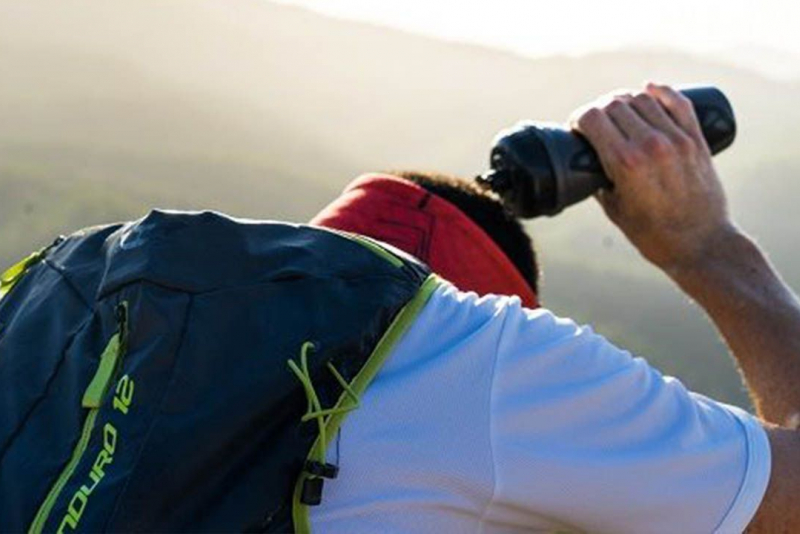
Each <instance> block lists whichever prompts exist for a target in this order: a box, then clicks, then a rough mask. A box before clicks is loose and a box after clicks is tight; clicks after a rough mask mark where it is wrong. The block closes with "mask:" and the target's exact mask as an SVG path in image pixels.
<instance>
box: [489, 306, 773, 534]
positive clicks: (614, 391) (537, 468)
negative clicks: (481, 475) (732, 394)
mask: <svg viewBox="0 0 800 534" xmlns="http://www.w3.org/2000/svg"><path fill="white" fill-rule="evenodd" d="M504 321H505V322H504V325H503V330H502V335H501V336H500V341H499V346H498V348H497V360H496V364H495V368H494V376H493V382H492V389H491V401H490V403H491V406H490V414H491V422H490V433H491V448H492V458H493V462H494V481H495V486H494V493H493V496H492V499H491V504H490V505H489V507H488V509H487V510H486V514H485V516H484V520H486V521H488V522H491V523H495V524H505V525H508V527H509V530H513V529H514V528H525V527H526V526H529V525H531V524H532V522H536V523H538V524H540V523H541V518H543V517H544V518H548V520H549V521H550V522H551V523H552V524H551V527H552V528H553V529H568V530H572V529H578V530H586V531H592V532H646V533H656V532H670V533H674V532H688V533H704V532H722V533H728V532H741V531H742V530H744V528H745V527H746V526H747V524H748V523H749V521H750V520H751V519H752V517H753V515H754V514H755V512H756V509H757V508H758V506H759V504H760V502H761V499H762V498H763V495H764V492H765V490H766V486H767V482H768V479H769V474H770V449H769V443H768V441H767V436H766V433H765V431H764V430H763V428H762V427H761V425H760V424H759V422H758V421H757V420H756V419H755V418H754V417H753V416H751V415H750V414H748V413H747V412H745V411H744V410H741V409H739V408H736V407H733V406H728V405H725V404H722V403H718V402H715V401H713V400H711V399H708V398H706V397H704V396H702V395H698V394H695V393H691V392H689V391H687V390H686V388H685V387H684V386H683V384H681V382H680V381H679V380H677V379H675V378H672V377H667V376H663V375H661V374H660V373H659V372H658V371H657V370H655V369H653V368H652V367H650V365H648V363H647V362H646V361H645V360H643V359H641V358H633V357H631V355H630V354H629V353H627V352H625V351H623V350H620V349H618V348H616V347H615V346H613V345H612V344H611V343H609V342H608V341H607V340H605V339H604V338H603V337H602V336H599V335H597V334H595V333H594V332H593V331H592V330H591V329H590V328H588V327H579V326H577V325H576V324H574V323H573V322H571V321H567V320H563V319H559V318H557V317H555V316H554V315H553V314H551V313H550V312H548V311H546V310H527V309H524V308H522V307H520V306H519V304H518V301H517V300H516V299H511V300H510V301H509V304H508V308H507V309H506V310H505V314H504ZM534 517H535V518H536V520H535V521H534V520H533V519H532V518H534Z"/></svg>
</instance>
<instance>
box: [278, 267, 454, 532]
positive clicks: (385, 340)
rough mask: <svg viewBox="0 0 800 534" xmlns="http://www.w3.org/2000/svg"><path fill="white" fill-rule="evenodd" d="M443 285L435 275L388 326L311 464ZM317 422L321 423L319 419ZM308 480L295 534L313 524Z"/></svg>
mask: <svg viewBox="0 0 800 534" xmlns="http://www.w3.org/2000/svg"><path fill="white" fill-rule="evenodd" d="M440 283H441V280H440V279H439V277H437V276H436V275H435V274H432V275H430V276H429V277H428V278H427V279H426V280H425V282H423V284H422V286H421V287H420V288H419V291H417V294H416V295H415V296H414V298H412V299H411V300H410V301H409V302H408V303H407V304H406V305H405V306H404V307H403V309H402V310H400V313H399V314H397V317H395V318H394V321H392V324H391V325H389V328H388V329H387V330H386V332H385V333H384V334H383V337H381V339H380V341H378V344H377V345H376V346H375V350H374V351H372V354H370V356H369V358H368V359H367V361H366V363H365V364H364V367H362V368H361V371H359V373H358V374H357V375H356V376H355V378H354V379H353V380H352V382H350V384H349V388H345V390H344V391H343V392H342V394H341V395H340V396H339V400H338V401H337V402H336V405H335V406H334V407H333V408H331V409H330V410H329V411H328V412H329V413H328V416H327V417H326V418H325V419H324V421H323V422H321V423H320V424H322V425H323V426H324V430H321V431H320V435H319V436H317V439H316V441H314V444H313V445H312V446H311V450H310V451H309V453H308V459H309V460H318V461H323V462H324V461H325V449H326V447H327V445H328V443H329V442H330V441H331V439H332V438H333V436H334V435H336V432H337V431H338V430H339V427H340V426H341V425H342V423H343V422H344V419H345V417H346V416H347V413H348V412H350V411H352V410H353V409H355V408H356V407H357V405H358V404H357V403H358V398H359V397H360V396H361V395H362V394H363V393H364V391H366V389H367V387H368V386H369V384H370V383H371V382H372V380H373V379H374V378H375V376H376V375H377V374H378V371H380V369H381V367H383V363H384V361H386V358H387V357H388V356H389V354H390V353H391V352H392V349H394V347H395V346H396V345H397V343H398V342H399V341H400V339H402V337H403V335H404V334H405V333H406V331H407V330H408V329H409V327H410V326H411V325H412V324H414V321H415V320H416V319H417V316H418V315H419V313H420V312H421V311H422V309H423V308H424V307H425V304H427V302H428V299H430V297H431V295H432V294H433V292H434V291H435V290H436V288H438V287H439V285H440ZM301 364H302V362H301ZM290 367H291V366H290ZM293 371H294V369H293ZM298 371H300V372H301V373H302V369H299V368H298ZM332 372H333V371H332ZM295 374H297V371H295ZM298 378H299V377H298ZM301 381H302V380H301ZM309 404H310V405H311V404H313V403H312V402H311V401H309ZM313 408H314V407H313V406H309V412H310V413H307V414H306V416H307V417H308V416H312V417H311V418H316V415H317V414H315V413H313ZM317 421H322V420H321V419H317ZM308 478H311V475H310V474H309V473H307V472H306V471H302V472H301V473H300V476H299V477H298V478H297V483H296V484H295V486H294V497H293V499H292V521H293V523H294V529H295V532H297V533H299V534H307V533H310V532H311V523H310V521H309V518H308V506H307V505H305V504H303V503H302V502H301V501H300V497H301V495H302V491H303V483H304V482H305V480H306V479H308Z"/></svg>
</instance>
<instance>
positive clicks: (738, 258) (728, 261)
mask: <svg viewBox="0 0 800 534" xmlns="http://www.w3.org/2000/svg"><path fill="white" fill-rule="evenodd" d="M762 262H765V260H764V257H763V255H762V254H761V250H760V249H759V248H758V246H757V245H756V244H755V243H754V242H753V241H752V240H751V239H750V237H749V236H747V234H745V233H744V232H742V231H741V230H740V229H739V228H738V227H737V226H735V225H734V224H732V223H726V224H724V225H721V226H720V227H719V228H717V229H716V230H715V231H714V232H712V233H710V234H709V235H708V236H707V237H706V239H705V240H704V241H703V242H702V243H701V244H699V245H698V246H697V248H696V249H695V250H694V251H693V252H692V253H691V254H686V255H685V256H683V257H680V258H678V259H676V260H675V261H673V262H672V263H671V264H670V265H668V266H664V267H662V270H663V271H664V272H665V273H666V274H667V275H668V276H669V277H670V278H671V279H672V280H673V281H674V282H675V283H677V284H678V285H679V286H680V287H681V288H682V289H683V290H684V291H686V292H687V293H689V294H690V296H693V297H694V296H695V295H694V294H693V293H694V292H695V290H696V286H698V285H700V286H704V285H705V284H707V283H709V282H710V281H722V280H723V279H726V278H728V277H729V276H730V275H733V276H737V275H742V276H744V275H745V272H744V271H748V270H749V271H750V272H749V273H748V274H749V275H753V274H755V273H754V272H752V271H753V267H754V266H756V265H759V264H761V263H762ZM748 266H749V267H748ZM755 270H760V269H758V268H755Z"/></svg>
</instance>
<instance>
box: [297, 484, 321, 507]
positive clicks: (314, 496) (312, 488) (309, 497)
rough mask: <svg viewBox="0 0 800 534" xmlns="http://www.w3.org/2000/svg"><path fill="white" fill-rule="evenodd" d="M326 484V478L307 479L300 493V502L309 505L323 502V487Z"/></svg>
mask: <svg viewBox="0 0 800 534" xmlns="http://www.w3.org/2000/svg"><path fill="white" fill-rule="evenodd" d="M324 485H325V479H324V478H307V479H305V480H304V481H303V489H302V491H301V493H300V502H301V503H303V504H305V505H307V506H317V505H318V504H319V503H321V502H322V487H323V486H324Z"/></svg>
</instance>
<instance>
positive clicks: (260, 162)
mask: <svg viewBox="0 0 800 534" xmlns="http://www.w3.org/2000/svg"><path fill="white" fill-rule="evenodd" d="M799 19H800V8H798V7H795V5H793V3H789V2H778V1H763V0H762V1H760V2H758V3H755V2H751V1H747V2H745V1H731V0H728V1H725V2H721V1H703V0H693V1H689V0H671V1H670V2H668V3H667V2H664V3H662V4H659V3H654V2H650V1H648V2H643V1H640V2H633V1H629V0H605V1H604V2H588V1H574V0H560V1H558V2H554V1H551V2H540V1H530V0H529V1H513V0H470V1H469V2H463V1H462V2H452V1H438V2H437V1H433V0H427V1H425V0H403V1H394V0H381V1H380V2H378V1H365V0H295V1H283V2H280V3H275V2H272V1H268V0H225V1H223V0H216V1H205V0H185V1H184V0H169V1H168V2H165V1H157V0H126V1H121V0H103V1H102V2H96V1H86V0H82V1H78V0H32V1H26V2H21V1H19V0H0V265H3V266H6V265H10V264H11V263H13V262H15V261H16V260H17V259H19V258H21V257H22V256H23V255H26V254H27V253H29V252H30V251H32V250H34V249H37V248H39V247H41V246H43V245H45V244H48V243H49V242H51V241H52V239H53V237H54V236H56V235H58V234H65V233H69V232H71V231H73V230H76V229H78V228H81V227H83V226H87V225H95V224H100V223H107V222H113V221H118V220H124V219H132V218H138V217H141V216H143V215H144V214H146V213H147V211H148V210H149V209H151V208H153V207H161V208H187V209H188V208H191V209H205V208H208V209H216V210H221V211H224V212H227V213H229V214H232V215H236V216H241V217H252V218H262V219H285V220H292V221H298V222H302V221H306V220H308V219H309V218H310V217H311V216H312V215H313V214H314V213H315V212H316V211H317V210H319V209H320V208H321V207H322V206H324V205H325V204H326V203H327V202H328V201H329V200H330V199H332V198H333V197H334V196H335V195H336V194H337V193H338V192H339V191H340V190H341V189H342V188H343V187H344V186H345V185H346V184H347V182H349V181H350V180H351V179H352V178H354V177H355V176H356V175H358V174H359V173H362V172H365V171H370V170H381V169H390V168H394V169H398V168H409V169H422V170H439V171H445V172H450V173H455V174H460V175H462V176H465V177H472V176H474V175H475V174H477V173H479V172H481V171H482V170H484V168H485V166H486V164H487V160H488V149H489V145H490V142H491V139H492V137H493V136H494V134H495V133H496V132H497V131H498V130H499V129H501V128H504V127H506V126H509V125H511V124H513V123H514V122H516V121H517V120H518V119H522V118H532V119H541V120H552V121H558V122H561V121H564V120H565V119H566V118H567V117H568V115H569V113H570V112H571V110H572V109H574V108H575V107H577V106H579V105H580V104H582V103H584V102H586V101H589V100H591V99H593V98H594V97H596V96H598V95H600V94H602V93H606V92H608V91H611V90H613V89H615V88H619V87H638V86H640V85H641V84H642V83H643V82H644V81H646V80H655V81H661V82H668V83H709V84H715V85H717V86H719V87H720V88H722V89H723V91H724V92H725V93H726V94H727V95H728V97H729V98H730V100H731V102H732V103H733V106H734V109H735V111H736V114H737V120H738V123H739V136H738V138H737V141H736V142H735V144H734V145H733V147H732V148H730V149H728V151H727V152H725V153H724V154H722V155H720V156H718V157H717V158H716V161H717V165H718V169H719V170H720V172H721V174H722V176H723V180H724V182H725V184H726V186H727V190H728V192H729V196H730V199H731V203H732V209H733V211H734V214H735V216H736V218H737V220H738V221H739V222H740V224H741V225H742V226H743V227H744V228H745V229H746V230H747V231H749V232H750V233H751V234H752V235H754V236H755V237H756V238H757V239H758V241H759V242H760V243H761V244H762V246H763V247H764V248H765V249H766V251H767V252H768V253H769V254H770V256H771V258H772V260H773V261H774V263H775V264H777V266H778V268H779V270H780V271H781V273H782V274H783V275H784V277H785V278H786V279H787V281H788V282H789V283H790V284H791V285H792V286H793V287H794V288H796V289H797V288H800V261H798V259H800V257H799V256H800V254H799V251H798V239H797V235H798V233H797V230H796V227H797V226H798V223H800V213H798V209H797V208H796V207H795V205H796V200H795V199H796V198H797V197H798V194H800V181H798V176H800V153H799V152H798V150H797V146H798V144H800V106H798V103H800V33H798V32H797V31H796V23H797V20H799ZM528 229H529V230H530V233H531V235H532V236H533V238H534V240H535V243H536V246H537V248H538V251H539V255H540V258H541V260H542V263H543V268H544V286H543V295H542V296H543V300H544V302H545V304H546V305H547V306H548V307H550V308H551V309H553V310H554V311H555V312H557V313H558V314H561V315H565V316H570V317H573V318H575V319H576V320H579V321H581V322H587V323H591V324H592V325H593V326H594V327H595V329H596V330H599V331H600V332H601V333H603V334H605V335H606V336H608V337H610V338H611V339H612V340H613V341H615V342H616V343H617V344H619V345H621V346H623V347H626V348H628V349H630V350H631V351H632V352H635V353H636V354H638V355H641V356H643V357H645V358H647V359H648V360H650V362H651V363H653V364H654V365H656V366H657V367H659V368H660V369H661V370H662V371H664V372H665V373H667V374H672V375H676V376H678V377H680V378H681V380H682V381H683V382H684V383H686V384H687V385H688V386H689V387H691V388H693V389H695V390H697V391H699V392H701V393H704V394H707V395H710V396H713V397H716V398H718V399H720V400H722V401H726V402H730V403H734V404H738V405H740V406H744V407H746V408H750V405H749V402H748V400H747V396H746V395H745V392H744V389H743V386H742V383H741V380H740V378H739V376H738V374H737V372H736V369H735V367H734V364H733V362H732V360H731V359H730V357H729V356H728V355H727V353H726V351H725V348H724V346H723V345H722V343H721V342H720V341H719V340H718V337H717V335H716V333H715V332H714V330H713V328H712V327H711V325H710V324H709V322H708V321H707V320H706V319H705V318H704V316H703V315H702V313H700V312H699V310H698V309H697V308H696V307H695V306H694V305H693V304H691V303H690V302H688V301H687V299H685V298H684V297H682V296H681V295H680V294H679V293H678V291H677V290H676V289H674V288H673V287H672V285H671V284H670V283H669V281H668V280H667V279H666V278H665V277H664V276H663V275H661V274H660V273H658V272H657V271H656V270H655V269H653V268H651V267H650V266H649V265H647V264H645V262H644V261H643V260H641V259H640V258H639V257H638V255H637V253H636V252H635V251H634V250H632V249H631V247H630V246H629V245H627V243H626V242H625V240H624V238H623V237H622V235H621V234H620V233H619V232H618V231H617V230H616V229H615V228H614V227H612V226H611V225H610V224H609V223H608V222H606V220H605V218H604V216H603V215H602V213H601V211H600V210H599V208H598V207H597V206H596V205H595V204H594V202H586V203H584V204H583V205H581V206H578V207H575V208H571V209H569V210H567V211H566V212H564V213H563V214H561V215H560V216H558V217H556V218H553V219H542V220H536V221H533V222H532V223H529V224H528Z"/></svg>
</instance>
